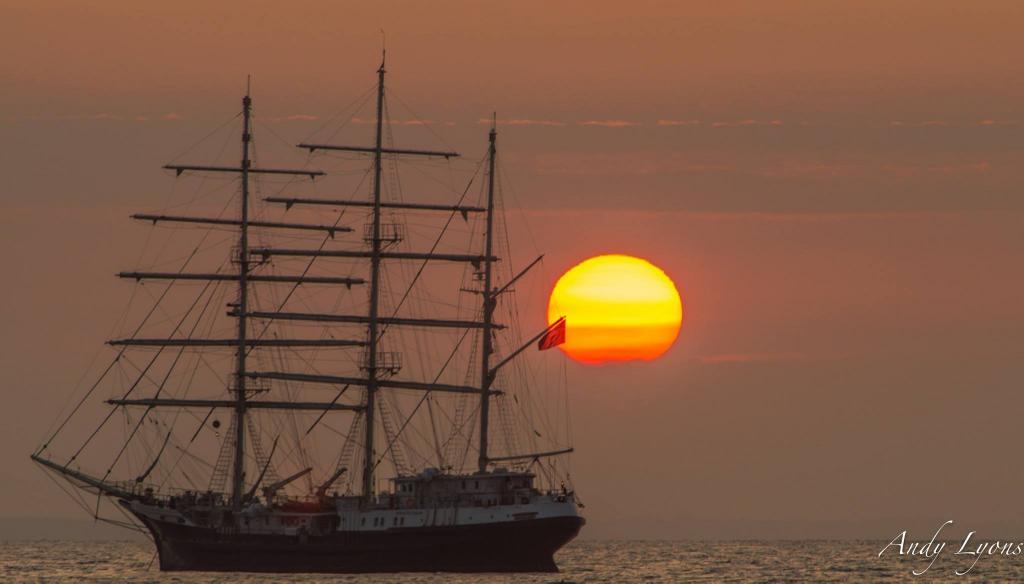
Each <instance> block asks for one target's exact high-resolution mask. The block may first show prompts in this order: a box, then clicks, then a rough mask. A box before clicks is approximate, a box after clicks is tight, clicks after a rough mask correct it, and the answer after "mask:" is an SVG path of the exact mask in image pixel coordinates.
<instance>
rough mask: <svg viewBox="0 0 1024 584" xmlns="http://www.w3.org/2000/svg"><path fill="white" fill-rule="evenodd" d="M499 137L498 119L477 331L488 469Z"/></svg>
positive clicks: (490, 155)
mask: <svg viewBox="0 0 1024 584" xmlns="http://www.w3.org/2000/svg"><path fill="white" fill-rule="evenodd" d="M497 138H498V128H497V118H495V121H494V122H493V123H492V125H491V133H490V135H489V139H490V145H489V147H488V149H487V228H486V231H485V235H484V240H485V243H484V247H485V249H484V261H483V264H484V289H483V293H482V296H483V307H484V308H483V313H484V314H483V327H482V328H481V330H480V334H481V335H482V336H483V343H482V349H481V351H480V354H481V359H482V362H481V365H480V458H479V463H478V466H479V470H480V472H483V471H485V470H487V462H488V459H487V432H488V424H489V422H490V420H489V415H490V405H491V392H490V389H491V382H492V381H494V376H493V375H492V373H491V353H493V352H494V346H493V337H492V336H491V328H492V325H493V320H494V306H495V304H496V302H495V298H494V295H493V294H492V292H493V290H492V289H491V266H492V265H493V262H492V256H493V253H492V252H493V247H494V233H493V232H494V158H495V154H496V153H497V149H496V141H497Z"/></svg>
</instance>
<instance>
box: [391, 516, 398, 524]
mask: <svg viewBox="0 0 1024 584" xmlns="http://www.w3.org/2000/svg"><path fill="white" fill-rule="evenodd" d="M392 525H398V518H397V517H395V520H394V522H392Z"/></svg>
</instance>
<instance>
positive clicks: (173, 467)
mask: <svg viewBox="0 0 1024 584" xmlns="http://www.w3.org/2000/svg"><path fill="white" fill-rule="evenodd" d="M216 409H217V408H210V410H209V411H208V412H206V417H204V418H203V420H202V421H201V422H199V427H197V428H196V431H195V433H194V434H192V438H191V439H190V440H189V441H188V443H187V444H186V445H185V448H182V447H180V446H178V445H177V444H175V445H174V447H175V448H177V449H178V450H179V451H181V454H180V455H178V459H177V460H175V461H174V464H172V465H171V468H169V469H168V470H167V474H166V475H165V476H164V480H162V481H160V484H159V485H158V487H159V488H163V486H164V483H166V482H167V480H168V479H169V478H170V477H171V473H173V472H174V471H175V470H177V469H178V465H179V464H180V463H181V459H182V458H184V457H185V455H186V454H189V452H188V447H189V446H191V445H192V443H193V442H195V441H196V438H198V437H199V432H201V431H202V430H203V428H205V427H206V422H207V420H209V419H210V416H212V415H213V412H214V411H216ZM189 455H190V456H195V455H194V454H189ZM203 462H204V463H205V462H206V461H205V460H204V461H203Z"/></svg>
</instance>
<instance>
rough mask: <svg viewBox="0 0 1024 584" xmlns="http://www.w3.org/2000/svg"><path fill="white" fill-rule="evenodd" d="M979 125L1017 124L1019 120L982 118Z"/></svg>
mask: <svg viewBox="0 0 1024 584" xmlns="http://www.w3.org/2000/svg"><path fill="white" fill-rule="evenodd" d="M978 125H979V126H1016V125H1017V122H1013V121H1009V120H981V121H980V122H978Z"/></svg>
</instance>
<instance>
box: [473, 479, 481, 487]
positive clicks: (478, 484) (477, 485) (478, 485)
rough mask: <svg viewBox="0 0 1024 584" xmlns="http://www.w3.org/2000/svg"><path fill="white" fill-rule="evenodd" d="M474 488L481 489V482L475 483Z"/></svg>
mask: <svg viewBox="0 0 1024 584" xmlns="http://www.w3.org/2000/svg"><path fill="white" fill-rule="evenodd" d="M473 488H474V489H479V488H480V481H473Z"/></svg>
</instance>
